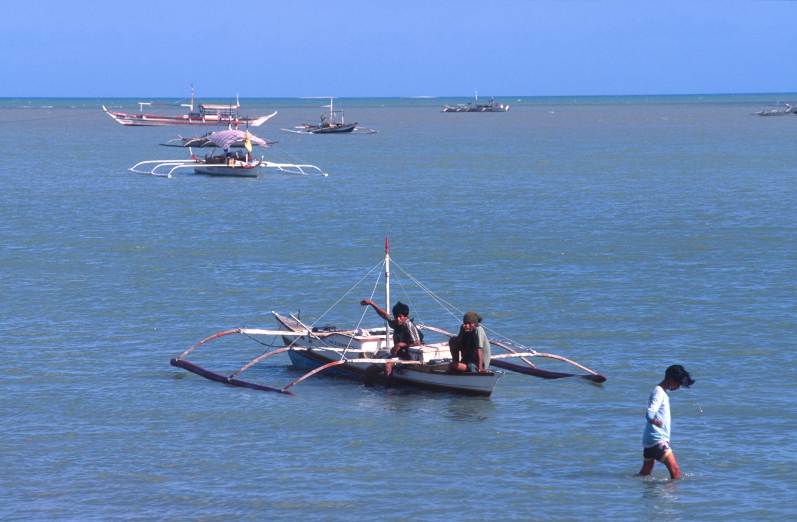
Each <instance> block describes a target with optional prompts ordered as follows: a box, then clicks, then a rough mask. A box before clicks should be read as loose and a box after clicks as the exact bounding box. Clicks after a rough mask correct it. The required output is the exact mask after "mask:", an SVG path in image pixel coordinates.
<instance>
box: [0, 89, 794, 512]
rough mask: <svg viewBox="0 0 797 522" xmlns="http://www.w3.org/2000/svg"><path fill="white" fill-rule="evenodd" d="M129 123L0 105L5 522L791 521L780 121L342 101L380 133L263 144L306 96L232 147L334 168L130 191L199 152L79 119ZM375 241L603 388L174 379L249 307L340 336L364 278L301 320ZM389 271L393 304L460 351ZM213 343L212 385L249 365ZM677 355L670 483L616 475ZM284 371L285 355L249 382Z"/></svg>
mask: <svg viewBox="0 0 797 522" xmlns="http://www.w3.org/2000/svg"><path fill="white" fill-rule="evenodd" d="M137 101H138V100H87V99H80V100H73V99H70V100H63V99H57V100H42V99H33V100H27V99H4V100H0V142H2V143H3V144H4V145H5V157H4V159H3V161H2V162H0V183H2V186H1V187H0V189H1V190H0V208H2V220H1V221H0V246H1V247H2V258H0V269H1V270H2V279H1V280H0V281H2V283H0V284H1V286H0V290H2V301H3V314H2V317H0V324H2V332H3V335H2V339H3V342H2V347H1V348H0V350H2V357H0V370H1V371H2V377H3V378H2V381H1V382H2V384H0V390H2V394H1V396H2V400H0V415H2V419H3V423H2V428H0V434H1V435H2V436H0V465H2V469H3V473H2V477H1V478H0V518H2V519H3V520H208V521H211V520H231V519H232V520H325V521H326V520H346V521H351V520H428V521H446V522H448V521H451V520H473V521H481V520H596V519H597V520H651V519H654V518H655V519H657V520H683V521H686V520H780V519H785V518H788V517H789V516H793V508H790V507H789V506H791V505H793V498H792V497H793V487H794V484H795V482H797V462H795V461H796V460H797V459H795V457H794V454H793V451H791V448H792V447H793V442H792V439H793V427H794V424H795V422H797V412H795V409H794V403H795V400H797V397H796V396H795V391H794V383H795V369H794V368H795V362H797V361H795V355H794V339H795V333H797V332H796V330H797V329H796V328H795V315H797V314H796V312H797V310H795V297H796V294H797V292H795V287H796V286H797V284H796V282H797V269H796V268H795V267H796V266H797V242H796V241H795V237H797V223H796V222H797V218H795V216H796V215H797V213H795V208H797V197H795V175H797V158H796V157H795V152H794V150H795V135H796V134H795V133H797V117H792V116H785V117H776V118H760V117H758V116H752V115H751V113H752V112H754V111H756V110H760V109H762V108H766V105H767V104H768V103H770V102H771V101H773V99H771V98H770V97H766V96H715V97H652V98H636V97H620V98H573V99H570V98H536V99H534V98H530V99H521V100H515V99H504V100H500V101H501V102H502V103H509V104H510V105H511V109H510V111H509V112H508V113H503V114H444V113H441V112H440V105H442V103H443V102H449V101H457V100H427V99H424V100H407V99H403V100H399V99H343V100H338V101H337V102H336V106H337V107H339V108H343V109H345V110H346V118H347V120H348V121H358V122H360V124H361V125H365V126H368V127H371V128H374V129H376V130H378V131H379V133H378V134H371V135H346V136H299V135H295V134H288V133H285V132H281V131H280V130H279V129H281V128H284V127H289V126H293V125H297V124H299V123H303V122H305V121H314V120H316V119H317V118H318V116H319V115H320V113H321V112H322V111H323V110H324V109H322V108H321V107H320V105H322V102H321V101H319V100H243V104H244V107H245V110H247V111H251V112H250V113H251V114H253V115H254V114H268V113H270V112H273V111H274V110H277V111H279V112H278V115H277V116H275V117H274V118H272V120H270V121H269V122H267V123H266V124H265V125H264V126H262V127H260V128H258V129H257V131H256V133H257V134H258V135H261V136H263V137H267V138H269V139H272V140H279V144H277V146H276V147H274V149H273V153H274V157H273V158H272V159H283V160H286V159H287V160H294V161H298V160H301V161H302V162H307V163H312V164H316V165H318V166H320V167H321V168H322V169H323V170H325V171H326V172H328V173H329V177H326V178H322V177H300V176H295V175H289V174H280V173H273V172H264V173H263V174H262V175H261V177H260V178H258V179H213V178H207V177H202V176H195V175H177V176H175V177H173V178H171V179H164V178H157V177H151V176H145V175H140V174H133V173H130V172H128V171H127V168H129V167H131V166H132V165H133V164H135V163H136V162H138V161H141V160H145V159H158V158H164V159H165V158H175V157H180V156H181V155H182V154H183V152H182V151H180V150H174V149H166V148H164V147H159V146H158V145H157V144H158V143H160V142H164V141H166V140H168V139H170V138H174V137H177V134H179V133H182V134H183V135H189V134H192V132H191V131H186V130H185V129H179V128H168V127H166V128H125V127H122V126H121V125H118V124H116V123H115V122H113V121H112V120H111V119H110V118H109V117H108V116H106V115H105V114H103V113H102V112H101V109H100V107H101V105H103V104H105V105H107V106H113V107H117V108H119V109H121V110H129V111H135V109H136V108H137V107H138V106H137V104H136V102H137ZM208 101H213V102H224V101H225V100H208ZM460 101H464V100H460ZM271 152H272V151H269V154H271ZM269 157H271V156H269ZM385 236H390V243H391V257H392V258H393V260H394V261H395V262H396V263H397V264H398V266H399V267H401V268H403V269H404V270H405V271H406V272H407V273H409V274H411V275H413V276H415V277H417V278H418V279H420V280H421V281H422V282H423V283H424V284H425V285H426V286H427V287H428V288H429V289H431V290H432V291H434V292H435V293H436V294H438V295H439V296H440V297H442V298H443V299H445V300H447V301H448V302H450V303H452V304H453V305H455V306H456V307H458V308H459V309H461V310H468V309H475V310H478V311H479V312H480V313H481V314H482V315H483V316H484V317H485V322H484V324H485V326H488V327H490V328H491V329H493V330H496V331H498V332H500V333H502V334H504V335H507V336H508V337H510V338H512V339H513V340H515V341H518V342H520V343H523V344H525V345H526V346H530V347H534V348H535V349H537V350H539V351H545V352H551V353H555V354H559V355H562V356H565V357H568V358H571V359H574V360H576V361H578V362H580V363H582V364H584V365H585V366H587V367H589V368H591V369H594V370H595V371H597V372H598V373H601V374H604V375H606V376H607V378H608V380H607V382H606V383H604V384H603V385H594V384H590V383H587V382H585V381H581V380H572V379H571V380H568V379H564V380H555V381H544V380H539V379H535V378H532V377H528V376H523V375H518V374H511V373H510V374H507V375H505V376H504V377H503V378H502V379H501V380H500V382H499V383H498V386H497V387H496V389H495V392H494V393H493V395H492V397H490V398H488V399H485V398H469V397H460V396H456V395H449V394H435V393H430V392H426V391H419V390H414V389H409V388H397V389H394V390H385V389H383V388H373V389H369V388H364V387H363V386H362V385H361V384H360V383H357V382H354V381H349V380H347V379H344V378H340V377H337V376H335V375H332V374H328V375H324V374H321V375H318V376H315V377H311V378H309V379H308V380H306V381H303V382H302V383H300V384H299V385H297V386H296V387H295V388H293V389H294V391H295V392H296V396H295V397H289V396H284V395H278V394H270V393H264V392H259V391H254V390H247V389H239V388H232V387H227V386H223V385H220V384H217V383H213V382H210V381H207V380H204V379H202V378H200V377H198V376H196V375H193V374H189V373H186V372H185V371H183V370H180V369H177V368H174V367H171V366H170V365H169V359H170V358H172V357H175V356H177V355H179V354H180V353H182V352H183V351H184V350H186V349H187V348H189V347H190V346H192V345H193V344H194V343H196V342H198V341H199V340H201V339H203V338H205V337H207V336H209V335H212V334H214V333H216V332H219V331H222V330H227V329H230V328H235V327H238V326H249V327H262V328H273V327H274V326H275V324H274V321H273V319H272V318H271V314H270V312H271V310H275V311H278V312H283V313H287V312H296V311H298V310H301V314H302V318H303V319H304V320H306V321H308V322H315V321H320V323H323V324H326V323H334V324H336V325H337V326H339V327H345V328H348V327H352V326H354V325H356V324H358V322H359V321H360V319H361V317H362V312H363V310H362V309H361V308H360V307H359V306H358V304H357V302H358V300H359V299H361V298H363V297H368V296H370V293H371V291H373V288H372V285H373V283H374V281H373V280H370V278H369V280H368V281H366V282H364V283H362V284H361V286H358V287H357V288H356V290H355V291H354V292H353V293H351V294H348V295H347V296H346V297H345V298H344V299H342V300H341V301H340V302H339V303H338V304H337V306H336V307H335V308H334V310H332V311H330V312H329V313H328V314H326V315H324V314H325V312H327V311H328V310H329V308H330V307H332V306H333V305H334V304H335V303H336V301H337V300H338V299H339V298H340V297H341V296H343V295H344V294H346V292H347V291H348V290H350V289H351V288H352V287H354V285H355V284H356V283H357V282H358V281H359V280H360V278H362V277H363V276H364V275H365V274H366V273H367V272H368V271H369V270H370V269H371V268H373V267H374V266H376V265H377V264H378V263H379V261H380V259H381V258H382V256H383V246H384V238H385ZM394 275H395V279H394V280H393V283H394V288H393V294H392V295H393V298H394V299H404V298H407V299H409V300H410V301H412V303H413V305H414V308H415V311H414V315H417V316H418V319H419V320H421V321H424V322H427V323H433V324H437V325H439V326H440V327H443V328H445V329H448V330H455V329H456V328H457V323H456V321H455V320H454V319H453V318H452V317H451V316H449V315H447V314H446V313H444V312H442V311H441V310H440V309H439V308H437V307H436V306H435V305H434V304H433V303H431V302H430V301H428V300H426V301H425V300H423V299H422V296H419V295H417V294H416V293H413V292H414V290H413V289H411V288H410V287H411V286H412V285H411V282H410V281H409V279H408V278H407V277H406V276H403V275H402V274H401V272H400V271H399V270H396V271H395V274H394ZM405 290H406V294H405V293H404V291H405ZM379 295H381V290H377V296H379ZM366 319H367V320H368V321H369V322H370V323H369V324H378V322H375V321H373V319H375V316H373V314H370V315H367V316H366ZM231 337H233V336H228V337H225V338H223V339H219V340H218V341H216V342H214V343H208V345H207V346H203V347H202V349H199V350H197V352H196V358H195V360H196V362H198V363H200V364H203V365H206V366H207V367H211V368H213V369H215V370H217V371H221V372H226V373H232V372H233V371H235V370H237V369H238V368H240V367H241V366H243V365H244V364H245V363H246V362H248V361H249V360H251V359H252V358H254V357H256V356H257V355H259V354H261V353H262V352H263V351H264V348H263V346H261V345H258V344H256V343H253V342H252V341H250V340H248V339H245V338H238V339H233V338H231ZM192 360H193V359H192ZM675 363H680V364H683V365H685V366H686V367H687V369H689V370H690V371H691V372H692V375H693V377H694V378H695V379H696V380H697V384H696V385H695V386H694V387H693V388H692V389H690V390H683V391H677V392H674V393H673V394H672V398H671V406H672V411H673V439H672V444H673V448H674V450H675V454H676V456H677V458H678V461H679V463H680V464H681V468H682V470H683V471H684V472H685V477H684V479H682V480H680V481H676V482H674V483H672V482H670V481H669V480H667V473H666V470H665V469H664V468H663V467H662V466H661V465H658V466H657V468H656V470H655V471H654V475H653V476H652V477H649V478H647V479H640V478H636V477H634V474H635V473H636V472H637V471H638V470H639V467H640V466H641V463H642V459H641V435H642V428H643V424H644V408H645V406H646V400H647V396H648V394H649V393H650V390H651V389H652V387H653V386H654V385H655V384H657V383H658V382H659V381H660V380H661V378H662V374H663V371H664V369H665V368H666V367H667V366H669V365H670V364H675ZM540 365H541V366H542V367H544V368H548V369H552V370H560V371H566V370H567V367H565V366H563V365H562V364H561V363H559V362H556V361H551V362H543V363H541V364H540ZM302 373H303V372H302V371H300V370H298V369H295V368H293V367H291V366H290V365H289V362H288V360H287V358H284V359H280V358H279V356H277V357H275V358H273V359H267V360H266V361H264V362H263V363H262V364H259V365H257V366H255V367H253V368H252V369H250V370H247V373H246V374H245V375H246V376H247V378H248V379H249V380H253V381H257V382H261V383H265V384H270V385H274V386H284V385H286V384H288V383H290V382H291V381H293V380H295V379H296V378H298V377H299V376H301V375H302Z"/></svg>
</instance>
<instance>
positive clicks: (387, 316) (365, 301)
mask: <svg viewBox="0 0 797 522" xmlns="http://www.w3.org/2000/svg"><path fill="white" fill-rule="evenodd" d="M360 305H361V306H368V305H371V306H373V307H374V310H375V311H376V313H377V314H378V315H379V317H381V318H382V319H384V320H385V321H388V320H390V314H388V313H387V312H385V311H384V310H382V309H381V308H380V307H379V305H378V304H376V303H375V302H373V301H371V300H370V299H363V300H362V301H360Z"/></svg>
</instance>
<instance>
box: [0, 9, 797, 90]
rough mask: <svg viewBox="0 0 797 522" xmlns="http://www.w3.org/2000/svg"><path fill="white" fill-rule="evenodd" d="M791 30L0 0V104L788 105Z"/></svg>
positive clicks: (681, 15)
mask: <svg viewBox="0 0 797 522" xmlns="http://www.w3.org/2000/svg"><path fill="white" fill-rule="evenodd" d="M224 6H229V8H226V9H225V7H224ZM796 24H797V2H792V1H783V0H779V1H772V0H758V1H751V0H745V1H734V0H729V1H720V0H703V1H647V0H636V1H618V0H605V1H601V0H595V1H589V0H539V1H535V0H492V1H475V0H461V1H453V0H426V1H416V0H401V1H393V0H338V1H321V0H295V1H282V0H272V1H252V2H251V3H250V4H246V3H244V2H218V1H217V2H210V1H207V0H187V1H183V0H178V1H170V0H160V1H151V0H135V1H127V0H115V1H103V2H100V1H98V0H93V1H87V0H75V1H70V0H48V1H44V0H27V1H23V0H2V2H0V50H1V51H2V60H0V97H134V98H135V97H139V96H142V97H148V98H149V97H174V98H185V97H186V96H187V95H188V93H189V92H190V85H191V84H194V86H195V90H196V94H197V96H198V97H201V98H208V97H229V96H234V95H235V94H239V95H240V96H241V97H255V98H271V97H302V96H339V97H392V96H402V97H403V96H443V97H445V96H472V95H473V93H474V91H478V92H479V95H480V97H481V96H483V97H487V96H491V95H493V96H521V95H522V96H577V95H626V94H710V93H794V92H797V66H795V54H796V53H797V29H795V27H796Z"/></svg>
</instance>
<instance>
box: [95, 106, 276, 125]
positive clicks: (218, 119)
mask: <svg viewBox="0 0 797 522" xmlns="http://www.w3.org/2000/svg"><path fill="white" fill-rule="evenodd" d="M105 112H107V113H108V116H110V117H111V118H113V119H114V120H116V121H118V122H119V123H121V124H122V125H124V126H126V127H164V126H175V125H176V126H194V127H197V126H199V127H211V126H212V127H222V126H223V127H227V126H229V125H233V126H235V125H238V124H239V123H245V124H248V125H249V126H252V127H258V126H260V125H261V124H262V123H263V122H264V121H266V120H267V119H268V118H269V117H270V116H262V117H260V118H249V117H241V118H235V117H232V116H227V115H215V114H208V115H205V116H188V115H184V116H161V115H156V114H132V113H128V112H117V111H111V110H108V109H105ZM275 114H276V113H275ZM271 116H273V114H272V115H271Z"/></svg>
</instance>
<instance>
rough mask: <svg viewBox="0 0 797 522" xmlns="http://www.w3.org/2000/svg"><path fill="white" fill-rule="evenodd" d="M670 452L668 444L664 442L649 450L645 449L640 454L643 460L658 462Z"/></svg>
mask: <svg viewBox="0 0 797 522" xmlns="http://www.w3.org/2000/svg"><path fill="white" fill-rule="evenodd" d="M671 451H672V450H671V449H670V443H669V442H667V441H666V440H665V441H664V442H659V443H658V444H656V445H655V446H651V447H649V448H645V450H644V451H643V452H642V457H643V458H644V459H645V460H653V459H656V460H658V461H659V462H661V460H662V459H663V458H664V457H666V456H667V454H668V453H670V452H671Z"/></svg>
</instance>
